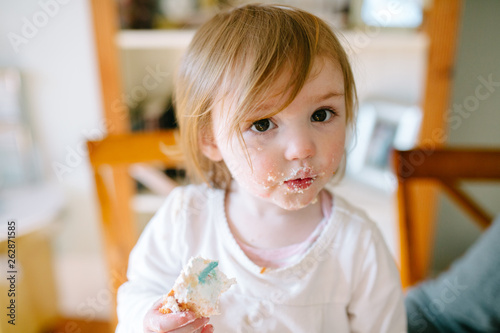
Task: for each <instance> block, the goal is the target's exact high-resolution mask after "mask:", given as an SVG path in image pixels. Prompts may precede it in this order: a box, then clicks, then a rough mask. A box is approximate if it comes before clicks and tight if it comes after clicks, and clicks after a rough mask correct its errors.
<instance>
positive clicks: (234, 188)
mask: <svg viewBox="0 0 500 333" xmlns="http://www.w3.org/2000/svg"><path fill="white" fill-rule="evenodd" d="M226 216H227V220H228V223H229V226H230V229H231V231H232V232H233V234H234V236H235V237H237V238H239V239H240V240H242V241H243V242H245V243H247V244H249V245H253V246H256V247H260V248H276V247H282V246H287V245H291V244H295V243H299V242H302V241H304V240H305V239H307V237H308V236H309V235H310V234H311V233H312V232H313V231H314V229H315V228H316V226H317V225H318V224H319V222H321V220H322V219H323V212H322V209H321V203H320V202H319V200H317V201H316V202H315V203H311V204H309V205H307V206H306V207H304V208H301V209H299V210H293V211H290V210H286V209H283V208H281V207H279V206H277V205H275V204H274V203H272V202H269V201H266V200H265V199H262V198H258V197H254V196H252V195H251V194H249V193H248V192H246V191H244V190H242V189H241V188H240V187H239V186H238V184H236V182H233V184H232V185H231V188H230V190H229V191H228V192H227V194H226ZM276 235H279V236H278V237H276Z"/></svg>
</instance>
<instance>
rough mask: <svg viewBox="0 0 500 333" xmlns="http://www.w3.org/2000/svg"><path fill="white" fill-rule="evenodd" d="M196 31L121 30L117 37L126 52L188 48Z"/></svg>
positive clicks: (119, 45)
mask: <svg viewBox="0 0 500 333" xmlns="http://www.w3.org/2000/svg"><path fill="white" fill-rule="evenodd" d="M195 32H196V30H121V31H120V32H119V33H118V34H117V36H116V42H117V45H118V47H119V48H121V49H124V50H134V49H137V50H141V49H169V48H173V49H178V48H186V47H187V46H188V45H189V43H190V42H191V39H193V36H194V33H195Z"/></svg>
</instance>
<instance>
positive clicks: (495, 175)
mask: <svg viewBox="0 0 500 333" xmlns="http://www.w3.org/2000/svg"><path fill="white" fill-rule="evenodd" d="M393 158H394V167H395V172H396V174H397V178H398V193H397V197H398V210H399V234H400V265H401V278H402V282H403V286H404V287H406V286H411V285H413V284H415V283H416V282H418V281H420V280H423V279H425V277H426V275H427V270H428V266H429V262H430V258H429V257H430V256H429V253H430V252H429V248H430V247H432V240H433V237H432V236H433V234H434V230H433V229H434V226H433V224H432V222H431V221H426V222H425V223H422V222H421V221H419V222H418V223H417V218H416V215H417V214H418V207H419V206H418V205H419V202H422V198H417V197H415V195H414V194H415V193H414V192H415V186H418V183H422V182H425V181H431V182H433V183H435V184H438V185H439V187H440V188H442V189H444V190H445V192H446V193H447V194H448V195H449V196H450V197H451V198H452V199H453V200H454V201H455V202H456V203H457V204H458V205H459V206H460V207H461V208H462V209H463V210H465V212H466V213H468V214H469V215H470V216H471V217H472V219H473V220H474V221H475V222H476V223H477V224H478V225H479V226H480V227H481V228H483V229H484V228H487V227H488V226H489V225H490V223H491V221H492V217H491V216H490V215H489V214H488V213H487V212H486V211H485V210H484V209H483V208H482V207H481V206H480V205H479V204H478V203H477V202H476V201H474V200H473V199H472V198H471V197H470V196H469V195H468V194H467V193H466V192H464V191H463V190H462V189H461V188H460V183H461V182H463V181H499V180H500V150H498V149H457V148H453V149H452V148H442V149H432V150H431V149H427V150H426V149H414V150H408V151H398V150H396V151H394V155H393Z"/></svg>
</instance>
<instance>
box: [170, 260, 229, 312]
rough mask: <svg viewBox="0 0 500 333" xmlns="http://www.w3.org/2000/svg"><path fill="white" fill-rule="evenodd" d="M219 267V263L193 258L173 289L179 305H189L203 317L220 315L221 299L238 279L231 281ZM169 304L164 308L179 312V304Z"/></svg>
mask: <svg viewBox="0 0 500 333" xmlns="http://www.w3.org/2000/svg"><path fill="white" fill-rule="evenodd" d="M217 265H218V262H217V261H212V260H208V259H204V258H202V257H193V258H191V259H190V260H189V262H188V263H187V265H186V266H185V267H184V268H183V270H182V272H181V274H180V275H179V277H178V278H177V280H176V281H175V285H174V287H173V288H172V289H173V291H174V296H175V300H177V303H184V304H188V306H189V308H190V309H192V310H193V311H195V312H196V313H197V314H198V315H200V316H203V317H209V316H211V315H214V314H220V313H219V297H220V295H221V294H222V293H223V292H225V291H226V290H228V289H229V288H230V287H231V285H233V284H235V283H236V279H234V278H232V279H229V278H228V277H227V276H226V275H225V274H224V273H222V272H221V271H220V270H219V268H218V267H217ZM171 298H173V297H171ZM167 301H169V300H168V298H167ZM168 304H169V303H167V304H165V305H164V307H168V308H169V309H170V310H172V312H178V311H179V307H178V305H177V304H175V306H169V305H168ZM175 307H176V308H175Z"/></svg>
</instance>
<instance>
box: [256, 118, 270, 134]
mask: <svg viewBox="0 0 500 333" xmlns="http://www.w3.org/2000/svg"><path fill="white" fill-rule="evenodd" d="M273 128H274V124H273V122H272V121H271V120H269V119H267V118H266V119H261V120H257V121H256V122H254V123H253V124H252V127H251V129H252V131H254V132H265V131H268V130H270V129H273Z"/></svg>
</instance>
